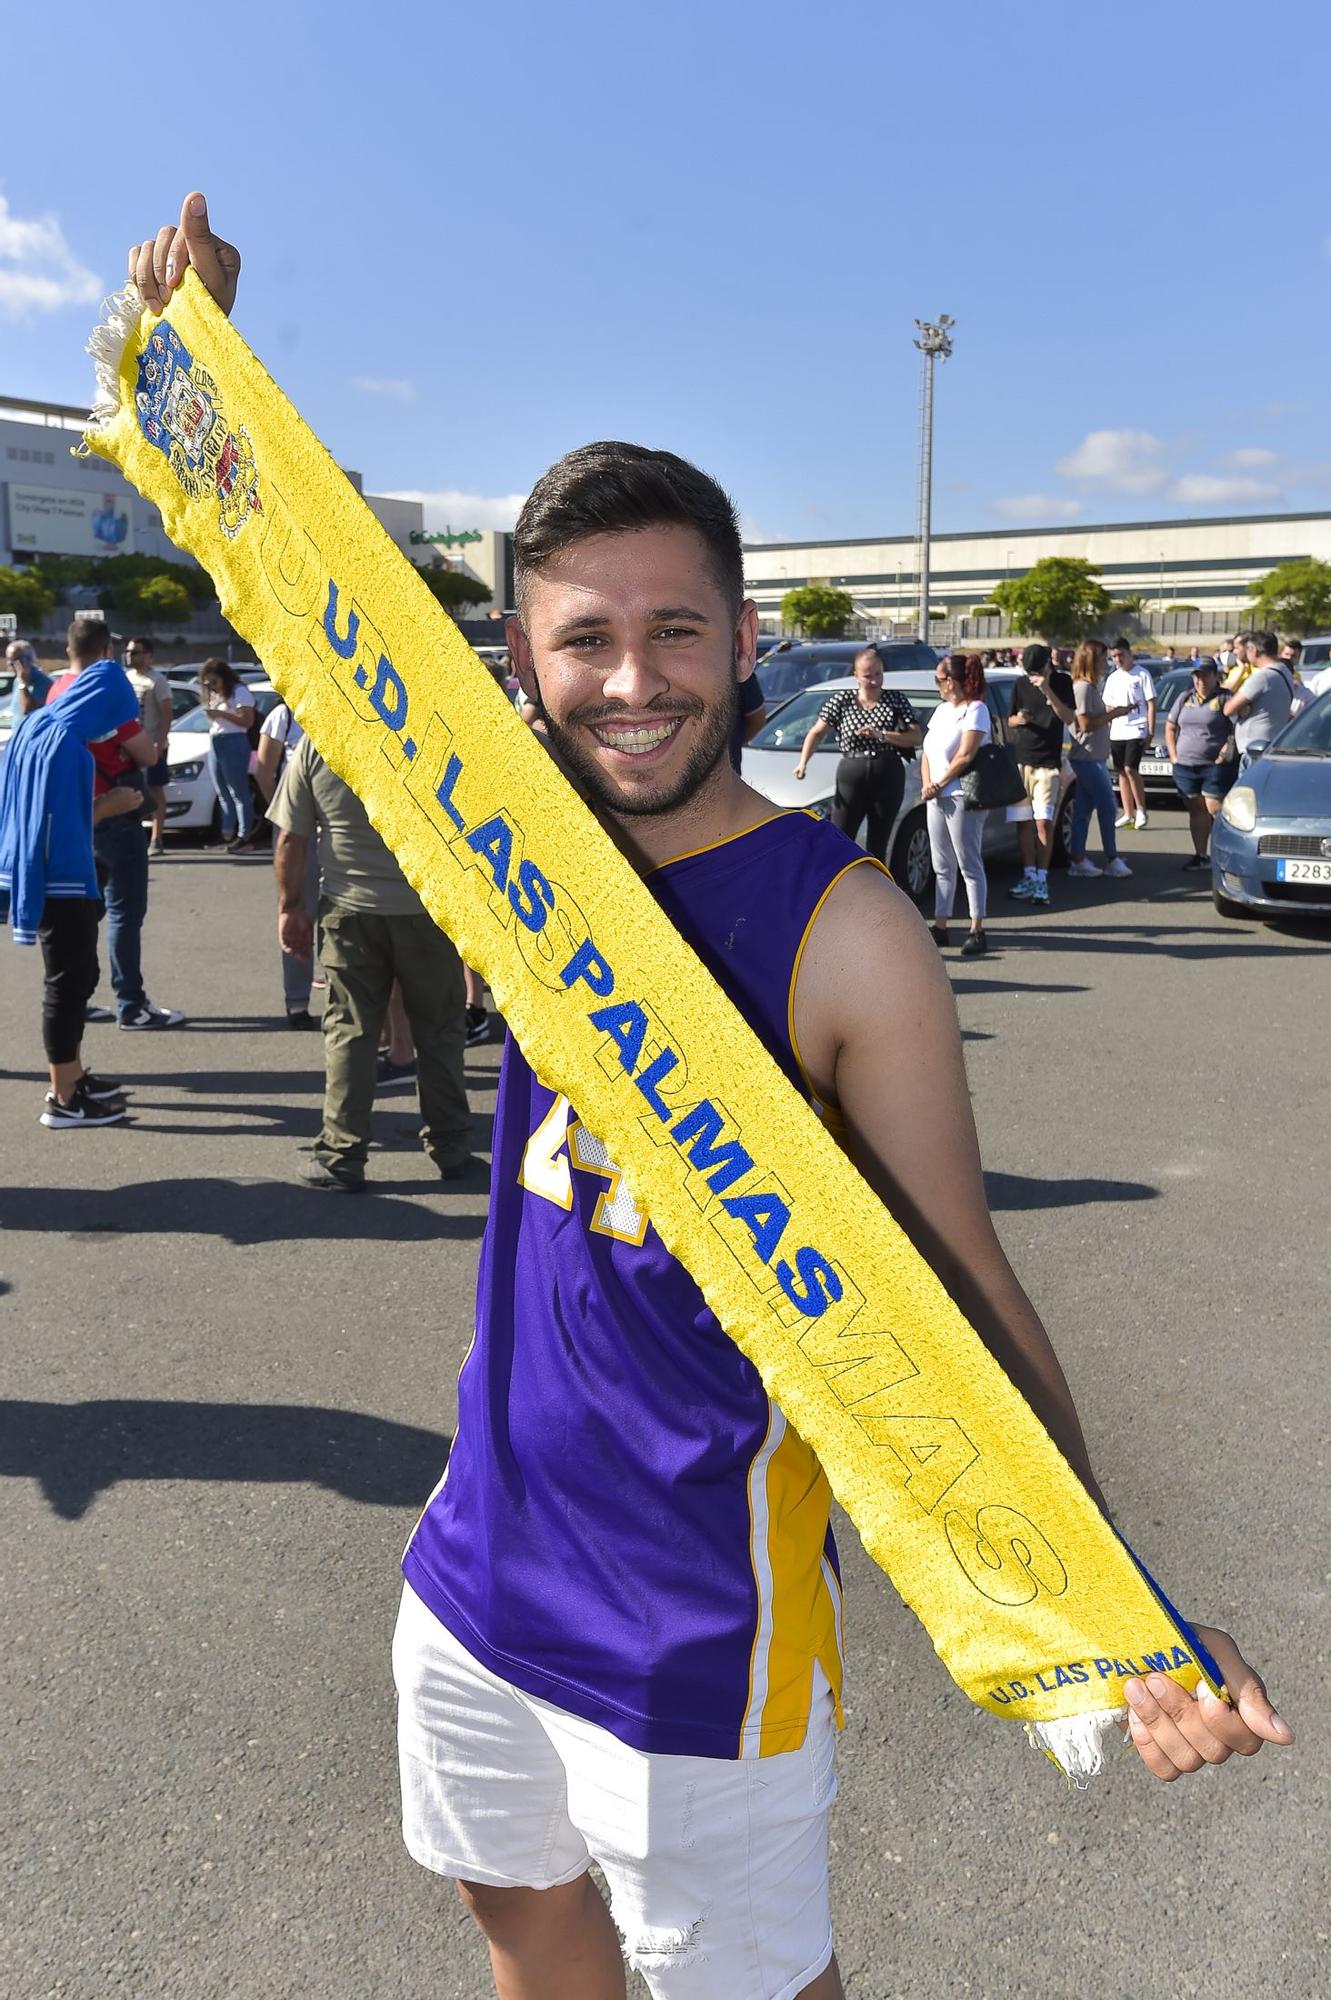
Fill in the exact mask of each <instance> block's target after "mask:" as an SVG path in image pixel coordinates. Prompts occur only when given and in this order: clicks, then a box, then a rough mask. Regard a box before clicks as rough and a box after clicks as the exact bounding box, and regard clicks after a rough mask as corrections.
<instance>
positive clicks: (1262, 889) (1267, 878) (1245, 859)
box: [1211, 694, 1331, 917]
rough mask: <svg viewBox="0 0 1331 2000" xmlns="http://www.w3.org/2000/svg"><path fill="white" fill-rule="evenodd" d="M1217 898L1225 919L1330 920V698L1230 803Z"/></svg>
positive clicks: (1288, 727) (1217, 855)
mask: <svg viewBox="0 0 1331 2000" xmlns="http://www.w3.org/2000/svg"><path fill="white" fill-rule="evenodd" d="M1211 893H1212V896H1213V897H1214V900H1215V906H1216V909H1217V910H1218V911H1219V913H1220V915H1221V916H1222V917H1252V916H1263V917H1305V916H1306V917H1331V694H1324V695H1320V696H1319V697H1318V699H1317V700H1316V701H1314V702H1312V703H1311V704H1310V705H1309V706H1308V707H1307V708H1305V709H1304V711H1303V713H1302V714H1301V715H1296V716H1295V717H1294V720H1293V721H1292V722H1287V723H1286V724H1285V727H1284V728H1283V729H1282V730H1281V732H1280V734H1279V735H1278V736H1277V737H1276V738H1275V739H1274V740H1273V742H1272V743H1271V745H1270V748H1269V749H1267V750H1265V751H1264V752H1263V753H1262V755H1261V756H1260V757H1258V758H1257V759H1256V760H1255V761H1254V762H1253V763H1251V764H1250V765H1249V766H1248V768H1247V770H1246V771H1245V772H1244V773H1243V776H1242V778H1241V779H1240V781H1239V783H1238V784H1237V785H1235V786H1234V788H1233V790H1232V791H1231V792H1230V793H1229V794H1228V796H1227V797H1226V799H1225V803H1224V805H1223V806H1222V807H1221V808H1220V815H1219V818H1218V819H1217V820H1216V823H1215V831H1214V833H1213V834H1212V836H1211Z"/></svg>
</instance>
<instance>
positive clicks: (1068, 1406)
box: [795, 867, 1103, 1505]
mask: <svg viewBox="0 0 1331 2000" xmlns="http://www.w3.org/2000/svg"><path fill="white" fill-rule="evenodd" d="M795 1027H796V1033H797V1035H798V1038H799V1045H800V1052H801V1054H802V1056H803V1058H804V1062H805V1065H806V1067H807V1069H808V1071H809V1074H810V1076H811V1078H812V1080H813V1083H814V1086H815V1088H816V1089H817V1091H818V1094H819V1096H820V1097H822V1098H823V1100H824V1101H825V1102H827V1103H829V1104H832V1105H834V1106H836V1108H837V1109H838V1110H839V1111H840V1113H841V1116H842V1118H843V1119H844V1121H845V1124H846V1128H847V1133H848V1140H849V1150H850V1152H851V1155H852V1157H853V1158H854V1160H855V1163H856V1165H857V1166H858V1167H859V1169H860V1171H861V1173H863V1175H864V1177H865V1179H866V1180H867V1181H868V1182H869V1185H870V1186H871V1187H872V1188H873V1189H874V1190H875V1191H876V1192H877V1193H878V1194H879V1195H880V1196H881V1197H882V1199H883V1201H884V1202H885V1203H886V1204H887V1206H888V1208H889V1209H890V1210H891V1212H892V1214H893V1215H894V1216H895V1217H896V1219H897V1221H898V1222H899V1223H900V1224H901V1226H902V1228H903V1229H904V1230H905V1231H906V1233H907V1235H908V1236H909V1237H910V1239H911V1241H912V1242H913V1243H914V1245H915V1247H916V1249H917V1250H918V1251H919V1252H920V1254H921V1256H923V1257H924V1259H925V1260H926V1262H927V1263H928V1264H929V1265H931V1267H932V1268H933V1269H934V1271H936V1272H937V1274H938V1276H939V1278H940V1279H941V1280H942V1282H943V1284H944V1285H945V1286H946V1288H947V1290H948V1292H949V1293H950V1294H951V1296H952V1297H953V1298H954V1299H955V1300H956V1302H957V1304H958V1305H959V1306H960V1307H961V1309H962V1311H963V1312H964V1313H965V1314H966V1317H967V1318H968V1319H969V1320H970V1322H971V1324H972V1326H974V1328H975V1330H976V1332H977V1333H978V1334H979V1336H980V1338H981V1339H982V1340H983V1342H984V1344H985V1346H986V1347H987V1348H988V1349H989V1351H990V1353H991V1354H992V1355H993V1356H994V1359H995V1360H996V1361H997V1362H998V1363H999V1365H1000V1367H1001V1368H1003V1370H1004V1371H1005V1373H1006V1374H1007V1375H1008V1376H1009V1378H1010V1379H1011V1380H1012V1382H1013V1383H1014V1384H1015V1386H1016V1388H1017V1389H1018V1390H1019V1391H1020V1393H1021V1394H1022V1396H1023V1397H1024V1398H1025V1399H1026V1401H1027V1403H1029V1405H1030V1407H1031V1408H1032V1409H1033V1410H1034V1412H1035V1414H1036V1416H1037V1417H1038V1418H1039V1419H1040V1421H1041V1423H1042V1424H1043V1425H1044V1426H1045V1428H1046V1430H1047V1431H1048V1432H1049V1434H1050V1436H1051V1437H1052V1438H1053V1440H1054V1442H1055V1443H1056V1444H1057V1445H1058V1447H1059V1449H1060V1451H1062V1453H1063V1455H1064V1457H1065V1458H1066V1459H1067V1460H1068V1463H1069V1464H1070V1465H1071V1466H1072V1467H1073V1468H1074V1470H1075V1471H1076V1472H1077V1474H1078V1476H1079V1477H1080V1478H1081V1479H1082V1481H1083V1482H1084V1484H1085V1485H1086V1487H1087V1488H1088V1490H1089V1491H1090V1492H1091V1493H1092V1495H1093V1496H1094V1497H1095V1499H1096V1501H1097V1503H1098V1504H1101V1505H1103V1501H1102V1500H1101V1496H1100V1492H1099V1488H1098V1486H1097V1485H1096V1482H1095V1477H1094V1474H1093V1473H1092V1471H1091V1465H1090V1459H1089V1456H1088V1454H1087V1450H1086V1443H1085V1440H1084V1438H1083V1436H1082V1430H1081V1424H1080V1421H1079V1419H1078V1416H1077V1412H1076V1408H1075V1406H1074V1404H1073V1401H1072V1396H1071V1392H1070V1391H1069V1389H1068V1385H1067V1381H1066V1378H1065V1377H1064V1374H1063V1370H1062V1368H1061V1367H1060V1366H1059V1363H1058V1358H1057V1356H1056V1355H1055V1353H1054V1350H1053V1347H1052V1345H1051V1343H1050V1340H1049V1336H1048V1335H1047V1334H1046V1332H1045V1330H1044V1328H1043V1326H1042V1325H1041V1324H1040V1319H1039V1315H1038V1314H1037V1313H1036V1311H1035V1308H1034V1306H1033V1305H1032V1304H1031V1302H1030V1300H1029V1299H1028V1298H1027V1296H1026V1294H1025V1292H1024V1291H1023V1290H1022V1288H1021V1286H1020V1284H1019V1283H1018V1281H1017V1278H1016V1275H1015V1273H1014V1272H1013V1270H1012V1267H1011V1265H1010V1264H1009V1263H1008V1260H1007V1258H1006V1256H1005V1255H1004V1253H1003V1248H1002V1245H1001V1244H1000V1243H999V1241H998V1237H997V1235H996V1233H995V1231H994V1226H993V1222H992V1220H991V1218H990V1215H989V1205H988V1202H987V1200H986V1198H985V1192H984V1180H983V1176H982V1174H981V1171H980V1150H979V1144H978V1141H977V1139H976V1136H975V1121H974V1119H973V1118H972V1116H971V1108H970V1097H969V1094H968V1091H967V1087H966V1072H965V1066H964V1064H963V1061H962V1052H961V1035H960V1031H959V1029H958V1026H957V1014H956V1003H955V1001H954V1000H953V997H952V989H951V986H950V984H949V982H948V978H947V974H946V973H945V972H944V970H943V968H942V966H941V964H940V962H939V958H938V953H937V950H936V949H935V947H934V945H933V944H932V942H931V941H930V938H929V935H928V933H927V931H926V930H925V928H924V925H923V924H922V923H921V922H920V919H919V916H918V914H917V912H916V911H915V909H914V907H913V906H912V905H911V903H910V902H909V901H908V900H907V899H906V897H905V896H903V895H902V894H901V892H900V891H899V890H897V889H894V888H893V887H892V885H891V884H890V883H889V882H886V881H884V879H883V877H882V876H881V875H880V874H879V873H878V872H877V870H876V869H871V868H868V867H858V868H854V869H852V870H851V872H850V873H849V874H848V875H846V876H844V877H843V878H842V880H841V881H840V882H839V883H838V884H837V886H836V888H835V889H834V890H833V891H832V894H831V895H830V896H829V897H828V899H827V902H826V904H825V905H824V908H823V911H822V913H821V915H820V916H819V919H818V922H817V925H816V927H815V930H814V933H813V936H812V937H811V939H810V942H809V945H808V947H807V948H806V950H805V952H804V956H803V959H802V961H801V966H800V975H799V984H798V986H797V988H796V994H795Z"/></svg>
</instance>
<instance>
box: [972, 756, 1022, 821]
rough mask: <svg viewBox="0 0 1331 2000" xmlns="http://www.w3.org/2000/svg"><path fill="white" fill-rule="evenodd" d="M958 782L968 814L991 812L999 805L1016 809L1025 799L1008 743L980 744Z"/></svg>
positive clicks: (1019, 768)
mask: <svg viewBox="0 0 1331 2000" xmlns="http://www.w3.org/2000/svg"><path fill="white" fill-rule="evenodd" d="M957 782H958V783H959V784H960V786H961V796H962V799H963V800H964V802H965V806H966V811H967V812H993V811H994V810H995V808H996V807H998V806H1015V805H1017V804H1018V803H1019V802H1020V801H1021V800H1022V799H1024V798H1025V796H1026V784H1025V780H1024V779H1023V777H1022V775H1021V767H1020V765H1019V764H1018V763H1017V753H1016V751H1015V750H1014V749H1013V748H1012V745H1011V744H1010V743H982V744H981V745H980V747H979V749H978V750H977V751H976V753H975V756H974V758H973V759H972V761H971V763H970V764H969V766H968V767H967V769H966V770H964V771H963V772H962V774H961V777H960V778H959V779H958V781H957Z"/></svg>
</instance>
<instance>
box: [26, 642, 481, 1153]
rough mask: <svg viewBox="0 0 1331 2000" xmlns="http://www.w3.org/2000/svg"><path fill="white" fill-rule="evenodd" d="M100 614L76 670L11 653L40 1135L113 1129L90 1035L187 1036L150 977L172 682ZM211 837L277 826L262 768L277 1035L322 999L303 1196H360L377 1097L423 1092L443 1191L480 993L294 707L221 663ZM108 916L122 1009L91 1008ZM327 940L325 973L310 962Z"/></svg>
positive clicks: (465, 1147)
mask: <svg viewBox="0 0 1331 2000" xmlns="http://www.w3.org/2000/svg"><path fill="white" fill-rule="evenodd" d="M113 645H114V642H113V639H112V635H111V633H110V631H109V629H108V627H107V626H106V624H105V622H104V621H103V620H101V619H99V618H91V617H83V618H78V619H76V620H75V621H74V623H73V624H71V626H70V627H69V631H68V634H67V638H66V656H67V662H68V664H67V668H66V671H65V672H63V673H62V674H59V675H54V676H53V675H49V674H47V673H45V672H44V671H43V670H42V668H41V666H40V664H39V662H38V659H37V655H36V652H35V650H34V649H33V648H32V646H31V645H29V644H28V643H27V642H26V641H14V642H12V643H11V644H10V645H9V647H8V648H7V654H6V664H7V665H8V666H9V667H10V668H11V669H12V671H13V674H14V686H13V692H12V696H11V725H12V726H11V731H10V738H9V743H8V746H7V751H6V757H5V766H4V774H3V781H2V782H0V901H3V902H4V903H5V905H6V906H7V914H8V916H9V919H10V922H11V924H12V927H13V931H14V935H15V938H16V939H17V940H18V941H19V942H21V943H37V944H39V945H40V947H41V951H42V957H43V962H44V970H45V983H44V989H43V1010H42V1028H43V1041H44V1045H45V1051H46V1057H47V1065H48V1072H49V1080H48V1089H47V1091H46V1094H45V1098H44V1102H43V1106H42V1111H41V1114H40V1116H41V1122H42V1124H43V1125H45V1126H47V1127H48V1128H50V1129H53V1130H67V1129H71V1128H77V1127H91V1126H100V1125H109V1124H116V1123H119V1122H120V1121H121V1120H122V1119H124V1117H125V1116H126V1114H127V1110H128V1093H127V1091H126V1089H125V1086H124V1085H123V1084H121V1083H120V1082H118V1081H117V1080H116V1079H114V1078H109V1077H105V1076H101V1075H99V1074H97V1073H95V1072H93V1071H92V1070H90V1069H89V1068H88V1066H87V1065H86V1064H85V1062H84V1060H83V1040H84V1029H85V1028H86V1026H87V1025H88V1024H89V1023H90V1022H103V1021H112V1020H114V1021H115V1023H116V1025H117V1026H118V1027H119V1028H121V1029H123V1030H126V1031H130V1032H138V1031H143V1030H149V1029H163V1028H174V1027H179V1026H180V1025H181V1024H182V1022H183V1021H184V1019H185V1016H184V1014H183V1013H182V1012H181V1011H180V1010H179V1009H176V1008H168V1007H158V1006H155V1005H154V1004H153V1003H152V1002H151V1001H150V1000H149V999H148V997H147V993H146V991H145V989H144V983H143V934H144V927H145V922H146V919H147V915H148V903H149V879H150V869H149V861H150V858H151V857H152V855H153V854H154V853H160V852H161V851H162V848H161V828H162V824H163V816H164V813H165V786H166V782H167V776H168V772H167V766H166V763H165V750H166V740H167V735H168V733H169V730H170V727H171V717H172V712H173V707H172V690H171V685H170V682H169V681H168V680H167V678H166V676H165V675H164V674H163V673H161V671H160V670H158V669H157V668H156V667H154V665H153V648H152V644H151V641H150V640H148V639H147V638H144V637H136V638H131V639H130V640H128V641H127V642H126V644H125V645H124V648H123V650H122V652H121V655H120V658H119V660H117V659H116V658H115V657H114V656H113ZM198 681H199V692H200V696H201V699H202V701H203V703H204V705H205V708H206V711H207V715H208V723H209V742H210V749H209V755H210V760H211V762H212V765H213V772H214V781H215V784H216V787H217V795H218V802H219V815H220V834H221V845H222V846H223V848H224V849H225V850H226V851H228V852H229V853H240V854H243V853H246V852H250V851H254V850H255V849H257V848H258V847H259V846H261V845H263V843H264V841H265V839H266V836H267V833H268V831H269V829H268V828H267V827H261V826H260V825H259V824H258V822H257V819H256V814H255V808H254V798H253V794H252V792H251V787H250V772H249V766H250V750H251V740H250V739H251V734H252V733H254V734H256V735H257V736H258V750H257V757H256V771H255V777H256V782H257V785H258V788H259V792H260V795H261V797H262V798H263V799H264V800H266V801H267V802H268V808H269V810H268V818H269V820H270V821H271V823H272V828H273V829H274V830H275V841H274V865H275V870H276V876H277V888H278V907H279V944H280V958H281V974H282V987H283V999H284V1003H285V1009H286V1018H287V1022H288V1024H289V1025H290V1026H291V1027H293V1028H317V1027H319V1026H320V1025H321V1024H320V1021H319V1020H318V1019H317V1018H316V1016H315V1015H314V1014H313V1013H312V1012H311V1010H310V1009H311V997H312V992H313V986H314V981H315V979H316V978H318V979H319V981H320V983H321V984H322V985H324V986H326V988H327V1004H326V1007H325V1010H324V1015H323V1020H322V1028H323V1034H324V1046H325V1052H326V1087H325V1097H324V1115H323V1125H322V1130H321V1134H320V1137H319V1140H318V1141H317V1142H316V1145H315V1147H314V1151H313V1157H312V1159H311V1160H309V1161H307V1162H302V1164H301V1166H300V1168H299V1172H300V1175H301V1178H302V1179H304V1180H305V1181H306V1183H307V1184H308V1185H311V1186H315V1187H321V1188H332V1189H338V1190H340V1191H346V1192H352V1193H354V1192H357V1191H359V1190H360V1189H361V1188H362V1187H363V1186H364V1165H365V1157H366V1154H367V1152H368V1148H369V1141H370V1117H371V1108H372V1104H373V1099H374V1095H375V1091H376V1089H377V1088H383V1087H385V1086H393V1085H397V1086H400V1085H402V1084H407V1083H411V1084H415V1085H416V1086H417V1088H418V1091H419V1094H420V1101H421V1110H422V1115H423V1118H424V1124H423V1127H422V1131H421V1140H422V1144H423V1145H424V1147H425V1150H426V1152H427V1153H428V1155H429V1157H430V1158H431V1160H432V1161H433V1163H434V1165H435V1167H436V1169H437V1170H438V1172H439V1174H440V1176H441V1178H443V1179H445V1180H456V1179H459V1178H460V1177H462V1176H463V1175H464V1174H465V1173H466V1172H467V1170H468V1169H469V1167H470V1166H471V1165H472V1158H471V1153H470V1146H469V1138H468V1135H469V1132H470V1115H469V1113H468V1111H467V1103H466V1091H465V1085H464V1080H463V1066H462V1063H463V1058H462V1052H463V1049H464V1048H465V1047H467V1046H473V1045H475V1044H476V1043H477V1042H479V1041H484V1040H488V1039H489V1032H490V1022H489V1014H488V1011H487V1009H486V1007H485V1004H484V997H483V989H481V987H480V986H479V982H477V981H476V979H475V976H474V975H473V974H471V973H470V972H469V971H466V972H464V968H463V967H462V966H461V964H460V962H459V960H458V957H457V953H456V952H455V951H454V950H453V947H452V945H451V944H450V943H449V942H448V940H447V939H446V938H445V937H444V935H443V933H442V932H441V931H439V930H438V929H437V927H436V926H435V925H434V923H433V922H432V921H431V920H430V919H429V918H428V917H427V916H426V915H425V912H424V910H423V908H422V906H421V903H420V899H419V898H418V897H417V896H416V894H415V891H414V890H412V889H411V888H410V887H409V885H408V884H407V882H406V881H405V878H404V877H403V876H402V873H401V870H400V869H399V868H398V866H397V864H396V862H395V861H394V860H393V857H392V856H391V854H390V853H389V851H388V849H387V848H386V847H385V846H384V844H383V842H382V841H381V840H380V839H379V836H378V835H377V834H376V833H375V832H374V830H373V829H372V828H371V826H370V824H369V822H368V820H367V819H366V817H365V814H364V811H363V810H362V808H361V806H360V803H359V801H358V800H357V799H356V797H355V795H354V793H353V792H352V791H351V790H350V788H349V787H348V786H346V785H344V784H343V783H342V781H341V780H340V779H338V778H336V777H335V776H334V774H333V773H332V772H331V771H329V770H328V768H327V766H326V765H325V764H324V763H323V760H322V759H321V758H319V757H318V756H317V755H316V753H315V751H314V746H313V745H312V744H311V743H310V742H309V740H308V738H306V737H305V736H304V733H303V731H302V730H301V728H300V725H299V723H297V722H296V721H295V719H294V718H293V717H292V715H291V713H290V710H289V709H288V708H287V707H286V705H285V704H279V705H277V706H276V707H275V708H273V709H272V710H271V711H270V712H269V714H268V716H267V717H266V718H265V720H264V723H263V725H262V730H261V731H257V730H256V729H255V709H254V702H253V697H252V696H251V694H250V692H249V690H248V688H247V686H246V684H245V682H244V680H243V679H242V678H241V676H240V675H238V674H237V673H236V671H235V670H234V669H233V668H232V667H231V666H229V665H228V664H227V662H225V661H223V660H208V661H205V662H204V665H203V667H202V668H201V670H200V673H199V677H198ZM103 919H104V920H105V923H106V943H107V956H108V959H109V965H110V978H111V987H112V992H113V995H114V999H115V1007H114V1009H112V1008H105V1007H99V1006H97V1005H96V1004H95V1003H94V1000H93V995H94V993H95V991H96V988H97V984H98V981H99V978H100V971H101V968H100V965H99V962H98V933H99V927H100V925H101V923H102V921H103ZM316 930H317V932H318V956H319V961H320V963H319V968H318V970H316V963H315V953H316V945H315V934H316Z"/></svg>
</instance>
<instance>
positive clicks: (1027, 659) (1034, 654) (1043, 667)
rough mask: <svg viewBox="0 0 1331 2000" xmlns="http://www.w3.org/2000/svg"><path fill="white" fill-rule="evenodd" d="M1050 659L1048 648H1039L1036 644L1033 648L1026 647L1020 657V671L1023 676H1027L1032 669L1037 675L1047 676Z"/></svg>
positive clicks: (1051, 656)
mask: <svg viewBox="0 0 1331 2000" xmlns="http://www.w3.org/2000/svg"><path fill="white" fill-rule="evenodd" d="M1052 659H1053V655H1052V654H1051V652H1050V650H1049V648H1048V646H1041V645H1039V644H1038V643H1037V644H1036V645H1034V646H1027V647H1026V649H1025V650H1024V652H1023V653H1022V656H1021V671H1022V672H1023V673H1024V674H1028V673H1029V672H1030V670H1031V668H1032V667H1034V668H1035V671H1036V673H1037V674H1047V673H1048V672H1049V668H1050V664H1051V662H1052Z"/></svg>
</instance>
